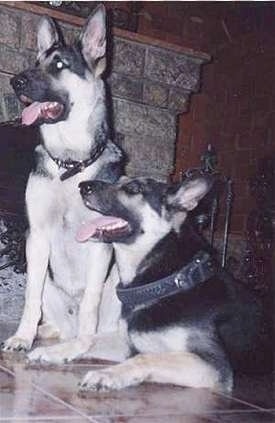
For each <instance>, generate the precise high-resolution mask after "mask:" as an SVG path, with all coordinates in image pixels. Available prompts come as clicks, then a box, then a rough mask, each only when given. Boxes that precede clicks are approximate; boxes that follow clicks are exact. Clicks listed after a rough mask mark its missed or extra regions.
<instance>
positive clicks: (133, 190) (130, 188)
mask: <svg viewBox="0 0 275 423" xmlns="http://www.w3.org/2000/svg"><path fill="white" fill-rule="evenodd" d="M143 188H144V187H143V185H142V184H141V183H140V182H138V181H132V182H129V183H128V184H126V185H124V187H123V191H124V192H126V194H129V195H136V194H141V193H142V192H143Z"/></svg>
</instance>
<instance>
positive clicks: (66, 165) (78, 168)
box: [46, 143, 106, 181]
mask: <svg viewBox="0 0 275 423" xmlns="http://www.w3.org/2000/svg"><path fill="white" fill-rule="evenodd" d="M105 147H106V143H101V144H97V145H96V146H95V147H94V148H93V149H92V151H91V153H90V157H89V158H88V159H86V160H82V161H77V160H72V159H67V160H61V159H59V158H58V157H54V156H53V155H52V154H51V153H50V152H49V151H48V150H46V151H47V153H48V155H49V156H50V158H51V159H52V160H53V161H54V162H55V163H56V164H57V166H58V167H59V168H63V169H67V170H66V172H64V173H62V175H61V176H60V180H61V181H65V180H66V179H68V178H71V177H72V176H74V175H76V174H77V173H80V172H82V171H83V170H84V169H86V167H88V166H90V165H91V164H93V163H94V162H95V161H96V160H97V159H98V158H99V156H101V154H102V153H103V151H104V150H105Z"/></svg>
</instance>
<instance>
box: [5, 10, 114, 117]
mask: <svg viewBox="0 0 275 423" xmlns="http://www.w3.org/2000/svg"><path fill="white" fill-rule="evenodd" d="M37 46H38V57H37V61H36V64H35V66H34V67H32V68H29V69H27V70H25V71H24V72H21V73H20V74H18V75H16V76H15V77H13V78H12V79H11V85H12V87H13V89H14V91H15V93H16V95H17V97H18V98H19V100H20V101H21V102H22V103H23V104H24V105H25V106H26V107H25V109H24V110H23V113H22V123H23V124H25V125H31V124H33V123H39V124H41V123H56V122H59V121H61V120H65V119H66V118H67V116H68V115H69V113H70V112H71V110H72V108H74V107H76V105H77V107H80V108H81V107H82V109H83V106H86V105H88V106H90V107H91V105H92V104H93V102H94V101H95V100H96V97H97V92H99V91H102V90H98V89H97V87H101V85H100V84H102V81H101V79H100V78H99V77H100V75H101V74H102V72H103V71H104V69H105V53H106V24H105V9H104V7H103V6H99V7H97V8H96V10H95V11H94V12H93V14H92V15H91V16H90V18H89V19H88V21H87V23H86V25H85V27H84V28H83V30H82V33H81V35H80V38H79V40H78V42H77V43H75V44H74V45H72V46H68V45H66V44H65V42H64V40H63V37H62V34H61V33H60V31H59V29H58V27H57V26H56V25H55V22H54V21H53V20H52V19H51V18H49V17H44V18H42V19H41V21H40V23H39V27H38V34H37ZM84 102H86V104H84Z"/></svg>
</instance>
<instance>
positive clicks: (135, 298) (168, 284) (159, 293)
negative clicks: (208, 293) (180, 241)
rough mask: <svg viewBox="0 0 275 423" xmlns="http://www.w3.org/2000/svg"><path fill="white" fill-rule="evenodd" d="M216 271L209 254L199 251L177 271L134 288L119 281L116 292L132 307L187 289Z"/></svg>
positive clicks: (121, 299)
mask: <svg viewBox="0 0 275 423" xmlns="http://www.w3.org/2000/svg"><path fill="white" fill-rule="evenodd" d="M216 273H217V268H216V265H215V263H214V261H213V260H212V259H211V256H210V255H209V254H208V253H207V252H205V251H200V252H199V253H198V254H196V255H195V256H194V257H193V260H192V261H191V262H190V263H188V264H187V265H186V266H184V267H183V268H182V269H181V270H180V271H179V272H175V273H173V274H172V275H170V276H167V277H166V278H163V279H159V280H158V281H155V282H151V283H148V284H146V285H142V286H138V287H134V288H131V286H127V287H125V286H123V285H122V283H119V284H118V286H117V289H116V293H117V296H118V298H119V300H120V301H121V302H122V303H123V304H124V305H125V306H127V307H128V308H131V309H133V308H135V307H137V306H142V305H146V304H148V303H155V302H157V301H158V300H160V299H161V298H165V297H170V296H171V295H174V294H178V293H180V292H186V291H189V290H191V289H192V288H194V287H195V286H197V285H200V284H202V283H203V282H205V281H207V280H208V279H210V278H211V277H212V276H214V275H215V274H216Z"/></svg>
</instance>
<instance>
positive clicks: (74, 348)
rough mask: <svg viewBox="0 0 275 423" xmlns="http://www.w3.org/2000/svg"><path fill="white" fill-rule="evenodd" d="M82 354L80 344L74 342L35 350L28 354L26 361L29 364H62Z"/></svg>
mask: <svg viewBox="0 0 275 423" xmlns="http://www.w3.org/2000/svg"><path fill="white" fill-rule="evenodd" d="M84 352H85V349H84V348H83V347H82V344H81V342H79V341H78V340H74V341H68V342H62V343H60V344H55V345H51V346H49V347H38V348H35V349H34V350H33V351H31V352H30V353H29V354H28V360H29V362H41V363H49V364H64V363H69V362H70V361H72V360H74V359H76V358H79V357H81V356H82V354H83V353H84Z"/></svg>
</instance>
